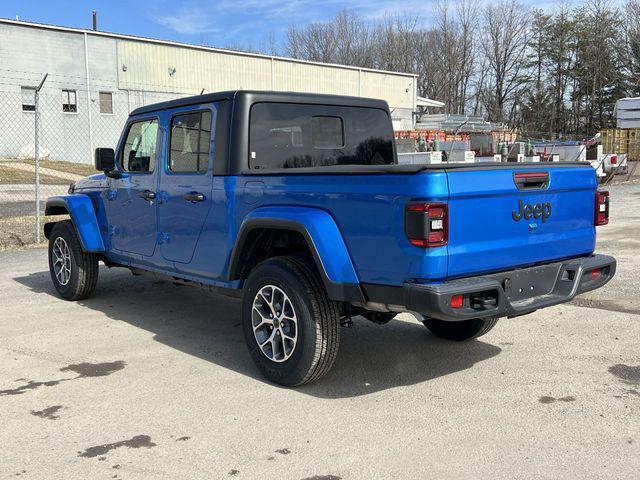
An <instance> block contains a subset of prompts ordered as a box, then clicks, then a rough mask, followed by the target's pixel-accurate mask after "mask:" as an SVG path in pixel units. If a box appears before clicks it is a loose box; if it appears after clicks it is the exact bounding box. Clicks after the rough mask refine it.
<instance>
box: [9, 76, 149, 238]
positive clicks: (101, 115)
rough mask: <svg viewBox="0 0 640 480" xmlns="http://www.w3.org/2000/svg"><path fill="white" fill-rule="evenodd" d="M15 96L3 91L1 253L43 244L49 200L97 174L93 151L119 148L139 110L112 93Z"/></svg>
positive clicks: (25, 91)
mask: <svg viewBox="0 0 640 480" xmlns="http://www.w3.org/2000/svg"><path fill="white" fill-rule="evenodd" d="M14 90H18V92H16V91H0V249H6V248H11V247H16V246H23V245H27V244H32V243H34V242H38V241H44V240H45V239H44V234H43V231H42V228H43V224H44V206H45V202H46V199H47V198H48V197H50V196H54V195H61V194H65V193H67V190H68V188H69V185H70V184H71V183H73V182H75V181H76V180H78V179H80V178H83V177H86V176H87V175H92V174H95V173H97V172H96V171H95V169H94V168H93V150H94V149H95V148H96V147H115V145H116V143H117V141H118V138H119V135H120V133H121V131H122V128H123V125H124V123H125V121H126V119H127V116H128V115H129V111H130V110H131V109H132V108H135V107H137V106H138V105H133V106H132V105H131V102H130V101H129V98H128V97H124V98H123V97H118V96H116V95H114V94H113V93H110V92H105V93H99V94H97V95H96V98H91V100H89V98H88V96H87V93H86V90H85V91H82V90H68V91H65V90H60V91H58V92H55V93H52V92H47V91H44V90H43V91H42V92H37V91H36V88H31V87H29V88H25V87H22V88H21V89H20V88H18V89H14ZM87 105H88V107H87ZM36 138H37V139H38V140H37V141H36ZM36 145H37V146H38V147H36ZM36 198H38V201H36ZM38 210H39V212H38ZM39 213H40V215H39Z"/></svg>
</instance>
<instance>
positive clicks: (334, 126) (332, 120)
mask: <svg viewBox="0 0 640 480" xmlns="http://www.w3.org/2000/svg"><path fill="white" fill-rule="evenodd" d="M249 123H250V125H249V167H250V168H251V169H252V170H261V169H268V170H271V169H282V168H304V167H324V166H334V165H392V164H394V163H395V158H394V151H393V131H392V128H391V120H390V119H389V115H388V113H387V112H386V111H385V110H382V109H379V108H367V107H340V106H330V105H310V104H291V103H267V102H264V103H256V104H254V105H253V106H252V107H251V114H250V121H249Z"/></svg>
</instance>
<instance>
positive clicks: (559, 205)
mask: <svg viewBox="0 0 640 480" xmlns="http://www.w3.org/2000/svg"><path fill="white" fill-rule="evenodd" d="M532 174H533V175H532ZM536 174H537V175H536ZM545 174H547V175H548V176H547V178H548V181H547V183H546V185H545V184H544V182H543V181H542V179H544V178H545ZM529 180H532V181H529ZM447 181H448V186H449V222H450V223H449V244H448V268H447V270H448V277H464V276H469V275H474V274H479V273H486V272H493V271H500V270H505V269H510V268H514V267H520V266H526V265H532V264H536V263H540V262H548V261H553V260H557V259H562V258H568V257H574V256H579V255H584V254H589V253H591V252H593V250H594V248H595V227H594V208H595V207H594V202H595V191H596V189H597V180H596V176H595V172H594V170H593V168H591V167H590V166H588V165H585V166H567V167H555V166H553V165H552V164H551V165H548V166H542V165H541V166H540V168H537V167H536V168H525V167H522V166H518V165H517V164H515V165H514V166H513V168H499V169H490V168H488V169H477V168H470V169H468V170H467V169H455V170H454V169H452V170H448V171H447Z"/></svg>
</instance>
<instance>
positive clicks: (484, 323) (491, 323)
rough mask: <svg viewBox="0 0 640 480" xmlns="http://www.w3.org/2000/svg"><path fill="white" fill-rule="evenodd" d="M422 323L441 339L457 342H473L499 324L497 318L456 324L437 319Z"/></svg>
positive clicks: (426, 320) (473, 319)
mask: <svg viewBox="0 0 640 480" xmlns="http://www.w3.org/2000/svg"><path fill="white" fill-rule="evenodd" d="M422 323H423V324H424V326H425V327H427V328H428V329H429V330H430V331H431V333H433V334H434V335H435V336H437V337H440V338H446V339H447V340H455V341H458V342H461V341H463V340H471V339H473V338H478V337H481V336H482V335H484V334H485V333H487V332H489V330H491V329H492V328H493V327H495V326H496V323H498V319H497V318H472V319H471V320H461V321H456V322H445V321H443V320H436V319H435V318H427V317H425V318H423V320H422Z"/></svg>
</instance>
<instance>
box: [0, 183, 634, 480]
mask: <svg viewBox="0 0 640 480" xmlns="http://www.w3.org/2000/svg"><path fill="white" fill-rule="evenodd" d="M610 190H611V224H610V225H609V226H606V227H601V228H600V229H599V238H598V249H599V251H600V252H601V253H608V254H613V255H614V256H616V257H617V259H618V273H617V276H616V277H615V278H614V280H613V281H611V282H610V283H609V284H608V285H607V286H606V287H605V288H603V289H601V290H599V291H596V292H592V293H590V294H587V295H586V296H584V297H581V298H579V299H577V300H576V301H574V302H573V303H572V304H567V305H562V306H558V307H553V308H549V309H546V310H543V311H539V312H536V313H534V314H531V315H527V316H525V317H520V318H517V319H512V320H502V321H501V322H499V323H498V326H497V327H496V328H495V329H494V330H493V331H491V332H490V333H489V334H488V335H486V336H485V337H482V338H481V339H479V340H477V341H473V342H469V343H462V344H458V343H450V342H446V341H443V340H438V339H436V338H434V337H433V336H432V335H430V334H429V332H428V331H427V330H426V329H425V328H424V327H423V326H422V325H421V324H420V323H418V322H417V321H416V320H415V319H414V318H413V317H412V316H410V315H402V316H400V317H399V318H398V319H397V320H394V321H393V322H391V323H390V324H388V325H386V326H378V325H374V324H371V323H368V322H367V321H365V320H364V319H361V318H358V319H356V321H355V325H354V327H353V328H349V329H343V331H342V334H343V336H342V345H341V351H340V355H339V357H338V361H337V364H336V366H335V368H334V370H333V371H332V372H331V373H330V374H329V375H328V376H327V377H325V379H323V380H322V381H321V382H319V383H317V384H312V385H309V386H305V387H303V388H298V389H284V388H281V387H277V386H274V385H271V384H269V383H267V382H265V381H264V380H263V379H262V377H261V376H260V375H259V373H258V371H257V370H256V368H255V367H254V365H253V364H252V362H251V360H250V358H249V355H248V353H247V351H246V348H245V346H244V341H243V338H242V332H241V329H240V326H239V312H240V309H239V304H238V303H237V302H235V301H233V300H231V299H227V298H225V297H220V296H216V295H214V294H209V293H205V292H203V291H201V290H198V289H193V288H189V287H178V286H174V285H171V284H168V283H164V282H156V281H153V280H149V279H145V278H141V277H133V276H132V275H131V274H130V273H129V272H128V271H126V270H123V269H111V270H109V269H107V268H106V267H104V266H103V267H101V271H100V279H99V282H98V288H97V291H96V295H95V296H94V297H93V298H91V299H89V300H86V301H82V302H79V303H69V302H65V301H63V300H60V299H59V298H58V297H56V296H55V294H54V290H53V287H52V285H51V283H50V279H49V273H48V271H47V264H46V251H45V250H44V249H31V250H22V251H15V252H2V253H0V412H1V417H0V418H2V423H3V425H2V428H0V477H1V478H37V479H57V478H60V479H83V480H85V479H103V478H104V479H149V478H171V479H201V478H202V479H204V478H207V479H223V478H238V479H245V478H246V479H257V478H264V479H270V478H279V479H316V480H329V479H333V480H337V479H345V480H346V479H378V478H381V479H382V478H385V479H388V478H394V479H395V478H403V479H404V478H407V479H414V478H415V479H417V478H420V479H427V478H433V479H470V478H491V479H502V478H504V479H512V478H549V479H557V478H567V479H576V478H580V479H587V478H593V479H602V478H616V479H637V478H638V476H639V472H640V348H639V346H640V294H639V293H638V292H640V182H638V181H637V179H636V180H635V181H634V182H632V183H630V184H623V185H617V186H613V187H610Z"/></svg>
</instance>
